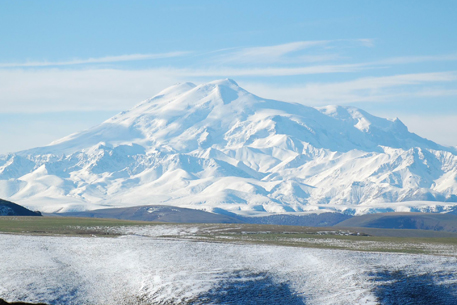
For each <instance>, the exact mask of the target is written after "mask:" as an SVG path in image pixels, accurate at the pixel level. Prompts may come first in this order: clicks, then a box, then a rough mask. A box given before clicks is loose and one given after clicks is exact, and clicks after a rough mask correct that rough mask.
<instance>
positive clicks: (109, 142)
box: [0, 79, 457, 214]
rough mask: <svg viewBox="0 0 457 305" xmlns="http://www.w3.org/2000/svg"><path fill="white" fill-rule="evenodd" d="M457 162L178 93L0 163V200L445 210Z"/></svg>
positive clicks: (338, 118)
mask: <svg viewBox="0 0 457 305" xmlns="http://www.w3.org/2000/svg"><path fill="white" fill-rule="evenodd" d="M456 175H457V153H456V151H455V149H454V148H449V147H444V146H441V145H438V144H436V143H434V142H432V141H429V140H427V139H424V138H421V137H419V136H417V135H416V134H413V133H410V132H409V131H408V129H407V127H406V126H405V125H404V124H403V123H402V122H401V121H400V120H398V119H394V120H388V119H383V118H379V117H375V116H373V115H370V114H369V113H367V112H365V111H363V110H360V109H357V108H353V107H341V106H327V107H321V108H312V107H307V106H304V105H301V104H295V103H286V102H280V101H275V100H269V99H264V98H260V97H258V96H256V95H253V94H251V93H249V92H248V91H246V90H244V89H242V88H241V87H239V86H238V84H237V83H236V82H235V81H233V80H230V79H225V80H218V81H214V82H210V83H207V84H202V85H198V86H197V85H194V84H192V83H183V84H178V85H175V86H172V87H170V88H167V89H165V90H163V91H161V92H160V93H159V94H157V95H156V96H154V97H153V98H151V99H148V100H146V101H143V102H141V103H140V104H138V105H136V106H135V107H133V108H132V109H130V110H128V111H124V112H122V113H120V114H118V115H116V116H114V117H112V118H110V119H108V120H107V121H105V122H103V123H102V124H100V125H98V126H95V127H93V128H91V129H88V130H85V131H82V132H80V133H75V134H72V135H69V136H67V137H65V138H62V139H60V140H57V141H55V142H53V143H51V144H49V145H48V146H45V147H38V148H34V149H30V150H26V151H21V152H18V153H15V154H9V155H6V156H0V197H6V198H9V199H11V200H15V201H17V202H21V203H22V204H24V205H26V206H29V207H32V208H33V209H39V210H41V211H46V212H58V211H79V210H86V209H94V208H100V207H106V206H114V207H117V206H122V207H125V206H138V205H142V204H162V205H177V206H183V207H194V208H201V209H206V210H209V211H213V210H217V211H222V212H223V211H230V212H235V213H247V214H259V213H265V212H270V213H284V212H304V211H314V210H318V209H325V210H338V211H346V212H348V213H367V212H374V211H391V210H423V211H441V210H446V209H450V208H451V207H452V206H454V205H457V203H455V202H457V196H456V194H457V179H456Z"/></svg>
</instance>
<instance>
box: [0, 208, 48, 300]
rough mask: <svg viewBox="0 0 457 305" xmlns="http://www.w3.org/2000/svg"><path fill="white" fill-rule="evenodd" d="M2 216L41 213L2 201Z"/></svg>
mask: <svg viewBox="0 0 457 305" xmlns="http://www.w3.org/2000/svg"><path fill="white" fill-rule="evenodd" d="M0 216H41V213H40V212H34V211H30V210H29V209H26V208H24V207H23V206H20V205H18V204H16V203H13V202H11V201H6V200H3V199H0ZM0 304H1V303H0Z"/></svg>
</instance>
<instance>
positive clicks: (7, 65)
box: [0, 52, 189, 68]
mask: <svg viewBox="0 0 457 305" xmlns="http://www.w3.org/2000/svg"><path fill="white" fill-rule="evenodd" d="M187 54H189V52H168V53H157V54H130V55H119V56H105V57H97V58H87V59H73V60H68V61H33V62H24V63H0V68H25V67H50V66H71V65H82V64H99V63H113V62H124V61H137V60H150V59H163V58H172V57H180V56H184V55H187Z"/></svg>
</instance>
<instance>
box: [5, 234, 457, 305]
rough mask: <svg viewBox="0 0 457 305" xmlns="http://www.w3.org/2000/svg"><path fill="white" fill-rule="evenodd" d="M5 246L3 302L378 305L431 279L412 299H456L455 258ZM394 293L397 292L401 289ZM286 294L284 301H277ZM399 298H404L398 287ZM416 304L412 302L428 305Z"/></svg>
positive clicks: (166, 243)
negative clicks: (392, 292) (406, 280)
mask: <svg viewBox="0 0 457 305" xmlns="http://www.w3.org/2000/svg"><path fill="white" fill-rule="evenodd" d="M159 231H160V229H159ZM0 249H1V251H2V252H1V253H2V259H1V260H0V298H4V299H7V300H11V301H12V300H15V301H17V300H23V301H30V302H38V301H41V302H47V303H49V304H92V305H96V304H211V302H209V301H208V300H213V301H215V300H216V301H217V300H219V303H220V304H236V302H241V303H238V304H272V301H275V302H273V303H275V304H324V305H325V304H378V303H379V300H383V299H385V298H389V293H385V290H389V289H390V288H391V287H390V288H389V285H392V283H393V282H394V281H393V280H394V279H395V277H397V279H398V278H401V279H403V280H404V278H405V277H408V278H410V279H418V278H419V279H420V278H421V277H428V278H429V280H428V281H427V282H426V283H423V285H422V286H420V283H421V282H420V281H419V284H418V287H412V286H410V287H409V290H410V291H409V293H410V294H414V293H417V291H422V292H421V293H424V291H425V292H429V293H430V294H431V296H433V293H435V292H443V291H444V292H446V294H442V295H435V300H436V299H437V298H438V299H440V300H441V299H443V298H444V300H447V301H451V302H452V301H455V300H457V296H456V295H455V293H456V289H457V275H456V269H455V266H456V264H457V260H456V258H449V257H439V256H426V255H405V254H381V253H364V252H354V251H341V250H322V249H306V248H286V247H280V246H261V245H237V244H223V243H206V242H192V241H187V240H166V239H157V238H152V237H141V236H123V237H120V238H79V237H45V236H18V235H16V236H15V235H0ZM399 273H401V277H400V276H399ZM416 282H417V280H416ZM399 283H400V282H399ZM416 284H417V283H416ZM395 287H396V288H395V289H397V290H398V289H400V288H401V287H402V286H401V285H400V284H399V285H397V286H395ZM399 287H400V288H399ZM432 288H433V289H432ZM417 289H419V290H417ZM421 289H422V290H421ZM427 289H428V290H427ZM416 290H417V291H416ZM235 291H238V293H235ZM389 291H390V290H389ZM278 294H279V295H281V297H282V299H281V300H275V299H274V298H275V295H276V296H277V295H278ZM396 296H397V297H398V296H401V292H400V291H397V295H396ZM243 297H244V298H245V299H243ZM390 297H392V296H390ZM408 297H409V295H407V296H405V298H406V299H404V300H407V298H408ZM398 300H399V299H397V300H396V301H398ZM415 300H416V302H415V303H414V304H425V303H420V302H419V303H418V302H417V300H418V299H417V298H416V299H415ZM224 301H225V303H224ZM216 303H217V302H216ZM386 304H387V303H386ZM389 304H390V303H389ZM403 304H406V303H403ZM411 304H413V303H411ZM428 304H435V303H428ZM436 304H441V303H436ZM448 304H450V303H448Z"/></svg>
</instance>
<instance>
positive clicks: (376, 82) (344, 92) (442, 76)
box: [245, 72, 457, 106]
mask: <svg viewBox="0 0 457 305" xmlns="http://www.w3.org/2000/svg"><path fill="white" fill-rule="evenodd" d="M456 80H457V73H456V72H437V73H414V74H400V75H392V76H383V77H363V78H359V79H355V80H351V81H344V82H337V83H309V84H306V85H304V86H272V85H264V84H261V83H247V84H246V85H245V87H246V89H247V90H250V91H252V92H255V93H259V94H261V95H264V96H268V97H270V98H274V99H279V100H286V101H294V102H299V103H304V104H307V105H315V106H321V105H327V104H350V103H354V102H382V101H392V100H395V99H399V98H405V97H412V96H414V97H433V96H437V97H438V96H453V95H457V90H455V89H434V88H427V87H425V86H426V85H427V84H437V83H451V82H455V81H456ZM418 87H420V88H419V89H418Z"/></svg>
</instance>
